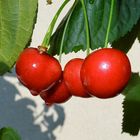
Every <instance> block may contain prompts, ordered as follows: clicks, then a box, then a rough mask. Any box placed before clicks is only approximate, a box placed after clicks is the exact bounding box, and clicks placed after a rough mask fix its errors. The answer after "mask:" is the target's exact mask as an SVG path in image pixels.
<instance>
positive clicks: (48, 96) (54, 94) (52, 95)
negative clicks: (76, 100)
mask: <svg viewBox="0 0 140 140" xmlns="http://www.w3.org/2000/svg"><path fill="white" fill-rule="evenodd" d="M40 96H41V98H42V99H43V100H44V101H45V103H46V105H52V104H54V103H57V104H60V103H64V102H66V101H67V100H69V99H70V98H71V97H72V95H71V94H70V92H69V90H68V88H67V87H66V85H65V82H64V80H63V78H62V77H61V79H60V80H58V81H57V82H56V83H55V85H54V86H52V87H51V88H50V89H48V90H46V91H44V92H42V93H40Z"/></svg>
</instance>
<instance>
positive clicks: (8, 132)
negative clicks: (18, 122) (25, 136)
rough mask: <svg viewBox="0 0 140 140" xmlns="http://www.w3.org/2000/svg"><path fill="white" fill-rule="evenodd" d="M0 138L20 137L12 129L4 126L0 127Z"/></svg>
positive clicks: (10, 139)
mask: <svg viewBox="0 0 140 140" xmlns="http://www.w3.org/2000/svg"><path fill="white" fill-rule="evenodd" d="M0 140H21V138H20V136H19V135H18V133H17V132H16V131H15V130H14V129H12V128H10V127H4V128H1V129H0Z"/></svg>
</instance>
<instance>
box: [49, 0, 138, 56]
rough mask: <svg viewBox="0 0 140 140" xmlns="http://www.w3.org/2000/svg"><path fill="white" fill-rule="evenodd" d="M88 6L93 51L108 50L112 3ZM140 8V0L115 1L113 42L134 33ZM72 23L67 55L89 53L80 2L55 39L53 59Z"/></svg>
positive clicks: (103, 0)
mask: <svg viewBox="0 0 140 140" xmlns="http://www.w3.org/2000/svg"><path fill="white" fill-rule="evenodd" d="M85 6H86V9H87V14H88V20H89V26H90V41H91V42H90V45H91V49H95V48H99V47H104V44H105V38H106V33H107V27H108V20H109V15H110V9H111V1H110V0H98V1H95V0H94V2H93V3H92V2H90V1H89V0H85ZM139 7H140V1H139V0H135V1H134V0H129V1H128V0H123V1H121V0H115V3H114V7H113V15H112V22H111V28H110V32H109V42H113V41H115V40H117V39H119V38H120V37H122V36H124V35H125V34H126V33H127V32H128V31H131V29H132V27H133V26H134V25H135V24H136V23H137V21H138V19H139V17H140V8H139ZM71 12H72V13H71ZM69 16H70V17H69ZM68 19H69V22H68V23H67V28H66V32H65V37H64V40H63V42H64V43H63V52H64V53H69V52H72V51H75V50H76V52H77V51H78V50H85V49H86V31H85V21H84V20H85V18H84V15H83V9H82V5H81V2H80V0H76V1H75V3H74V9H73V8H71V9H70V11H69V12H68V14H67V15H66V16H65V18H64V19H63V20H62V22H61V23H60V25H59V27H58V29H57V30H56V32H55V33H54V34H53V36H52V38H51V41H50V53H51V54H53V55H55V54H58V53H59V49H60V45H61V41H62V36H63V31H64V29H65V27H66V21H67V20H68ZM77 46H80V47H77Z"/></svg>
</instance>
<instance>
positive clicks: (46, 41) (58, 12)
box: [41, 0, 70, 48]
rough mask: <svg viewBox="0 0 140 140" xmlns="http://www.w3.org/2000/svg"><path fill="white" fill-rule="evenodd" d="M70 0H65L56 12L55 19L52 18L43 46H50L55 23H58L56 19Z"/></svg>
mask: <svg viewBox="0 0 140 140" xmlns="http://www.w3.org/2000/svg"><path fill="white" fill-rule="evenodd" d="M69 1H70V0H65V1H64V2H63V3H62V5H61V6H60V8H59V9H58V11H57V12H56V14H55V16H54V17H53V19H52V21H51V23H50V25H49V28H48V30H47V32H46V35H45V37H44V39H43V42H42V44H41V46H43V47H46V48H48V46H49V43H50V38H51V35H52V32H53V29H54V26H55V23H56V21H57V19H58V17H59V15H60V13H61V11H62V10H63V8H64V7H65V6H66V4H67V3H68V2H69Z"/></svg>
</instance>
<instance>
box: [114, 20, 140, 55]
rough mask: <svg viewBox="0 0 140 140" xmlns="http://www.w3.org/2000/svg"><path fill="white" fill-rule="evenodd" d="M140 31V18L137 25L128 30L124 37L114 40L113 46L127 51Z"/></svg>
mask: <svg viewBox="0 0 140 140" xmlns="http://www.w3.org/2000/svg"><path fill="white" fill-rule="evenodd" d="M139 31H140V20H139V21H138V23H137V24H136V25H134V27H133V28H132V30H131V31H130V32H128V33H127V34H126V35H125V36H124V37H122V38H120V39H119V40H117V41H114V42H113V44H112V47H113V48H116V49H119V50H122V51H124V52H126V53H127V52H128V51H129V50H130V48H131V47H132V45H133V43H134V41H135V40H136V38H137V36H138V33H139Z"/></svg>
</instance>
